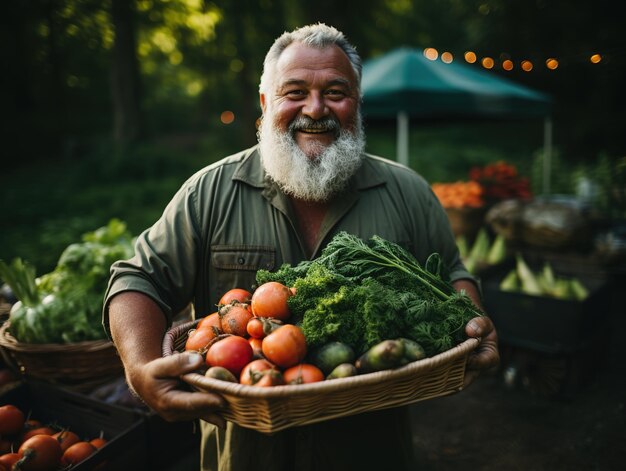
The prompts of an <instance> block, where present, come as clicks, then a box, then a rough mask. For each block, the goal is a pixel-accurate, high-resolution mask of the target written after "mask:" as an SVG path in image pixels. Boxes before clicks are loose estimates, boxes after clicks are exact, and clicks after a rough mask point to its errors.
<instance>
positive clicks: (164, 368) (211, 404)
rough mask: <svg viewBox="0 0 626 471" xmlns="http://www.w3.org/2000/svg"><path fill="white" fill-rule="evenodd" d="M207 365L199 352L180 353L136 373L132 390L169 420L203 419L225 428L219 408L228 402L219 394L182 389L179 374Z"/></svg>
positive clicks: (145, 366)
mask: <svg viewBox="0 0 626 471" xmlns="http://www.w3.org/2000/svg"><path fill="white" fill-rule="evenodd" d="M203 365H204V360H203V358H202V356H201V355H199V354H197V353H181V354H175V355H171V356H169V357H165V358H158V359H156V360H152V361H151V362H149V363H146V364H145V365H144V366H143V367H141V369H140V370H139V371H137V370H135V372H134V374H133V376H134V378H133V380H132V385H131V387H132V388H133V389H134V391H135V393H136V394H137V395H138V396H139V397H140V398H141V399H142V400H143V401H144V402H145V403H146V404H147V405H148V406H150V407H151V408H152V409H154V410H155V411H156V412H157V413H158V414H159V415H160V416H161V417H163V418H164V419H165V420H168V421H177V420H194V419H197V418H200V419H202V420H205V421H207V422H210V423H212V424H215V425H217V426H218V427H220V428H223V427H224V426H225V425H226V423H225V421H224V418H223V417H222V416H221V415H220V414H219V409H221V408H223V407H224V406H225V405H226V403H225V401H224V399H223V398H222V397H221V396H220V395H218V394H212V393H208V392H197V391H195V392H190V391H185V390H183V389H181V380H180V379H179V377H180V375H182V374H184V373H190V372H192V371H194V370H197V369H199V368H200V367H202V366H203Z"/></svg>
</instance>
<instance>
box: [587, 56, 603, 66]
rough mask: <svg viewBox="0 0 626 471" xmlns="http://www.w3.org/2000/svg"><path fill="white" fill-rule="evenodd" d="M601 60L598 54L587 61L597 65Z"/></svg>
mask: <svg viewBox="0 0 626 471" xmlns="http://www.w3.org/2000/svg"><path fill="white" fill-rule="evenodd" d="M601 60H602V56H601V55H600V54H594V55H592V56H591V57H590V58H589V61H590V62H591V63H592V64H599V63H600V61H601Z"/></svg>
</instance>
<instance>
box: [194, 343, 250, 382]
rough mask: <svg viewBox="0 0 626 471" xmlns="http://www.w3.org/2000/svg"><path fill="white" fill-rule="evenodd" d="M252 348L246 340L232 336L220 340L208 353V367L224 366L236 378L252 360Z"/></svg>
mask: <svg viewBox="0 0 626 471" xmlns="http://www.w3.org/2000/svg"><path fill="white" fill-rule="evenodd" d="M252 355H253V352H252V347H251V346H250V344H249V343H248V341H247V340H246V339H244V338H243V337H239V336H238V335H230V336H228V337H224V338H223V339H220V340H218V341H217V342H215V343H214V344H213V345H211V347H210V348H209V351H208V352H207V353H206V364H207V365H208V366H223V367H224V368H226V369H227V370H228V371H230V372H231V373H232V374H234V375H235V376H239V373H240V372H241V370H242V369H243V367H244V366H245V365H246V364H247V363H249V362H250V360H252Z"/></svg>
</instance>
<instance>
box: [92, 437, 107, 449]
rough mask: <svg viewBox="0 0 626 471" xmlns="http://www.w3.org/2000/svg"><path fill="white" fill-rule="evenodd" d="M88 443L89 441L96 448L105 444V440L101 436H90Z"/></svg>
mask: <svg viewBox="0 0 626 471" xmlns="http://www.w3.org/2000/svg"><path fill="white" fill-rule="evenodd" d="M89 443H91V444H92V445H93V446H95V447H96V448H97V449H100V448H102V447H103V446H104V445H106V444H107V440H106V439H104V438H102V437H96V438H92V439H91V440H89Z"/></svg>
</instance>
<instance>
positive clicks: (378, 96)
mask: <svg viewBox="0 0 626 471" xmlns="http://www.w3.org/2000/svg"><path fill="white" fill-rule="evenodd" d="M362 92H363V114H364V116H365V118H366V119H367V118H394V119H396V120H397V126H398V129H397V142H398V144H397V148H398V150H397V152H398V156H397V159H398V161H399V162H401V163H404V164H408V135H409V132H408V129H409V119H410V118H419V119H470V118H472V119H473V118H489V119H498V118H506V119H511V118H515V119H520V118H521V119H525V118H542V119H544V192H549V183H547V182H549V180H550V176H549V169H550V152H551V148H552V121H551V117H550V113H551V108H552V99H551V98H550V97H549V96H548V95H545V94H543V93H540V92H537V91H535V90H532V89H530V88H527V87H525V86H522V85H519V84H517V83H515V82H513V81H511V80H507V79H505V78H501V77H499V76H497V75H496V74H494V73H493V72H489V71H486V70H481V69H478V68H476V67H473V66H470V65H466V64H462V63H458V62H452V63H449V64H446V63H444V62H442V61H440V60H435V61H433V60H429V59H427V58H426V57H424V54H423V53H422V51H421V50H416V49H410V48H399V49H395V50H393V51H391V52H389V53H387V54H385V55H383V56H380V57H377V58H374V59H371V60H369V61H366V62H364V64H363V79H362Z"/></svg>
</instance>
